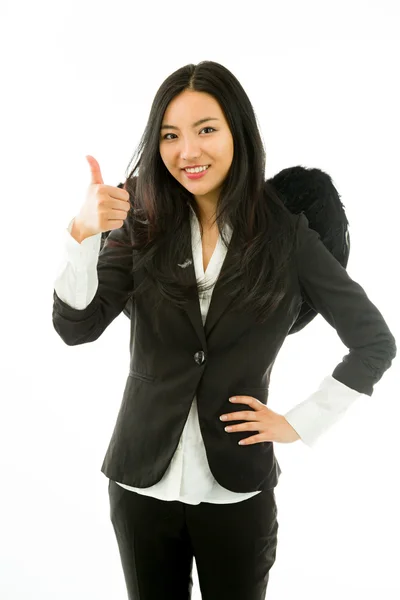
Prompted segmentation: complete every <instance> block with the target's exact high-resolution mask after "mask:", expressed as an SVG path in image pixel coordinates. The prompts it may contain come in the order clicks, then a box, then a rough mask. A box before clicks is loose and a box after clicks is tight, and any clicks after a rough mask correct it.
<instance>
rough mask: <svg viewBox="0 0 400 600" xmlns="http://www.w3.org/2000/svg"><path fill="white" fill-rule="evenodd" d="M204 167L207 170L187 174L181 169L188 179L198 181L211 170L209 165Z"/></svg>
mask: <svg viewBox="0 0 400 600" xmlns="http://www.w3.org/2000/svg"><path fill="white" fill-rule="evenodd" d="M205 166H207V169H204V170H203V171H200V172H199V173H188V172H187V171H185V169H182V171H183V172H184V173H185V175H186V177H187V178H188V179H200V178H201V177H204V175H206V173H207V172H208V171H209V170H210V168H211V166H210V165H205Z"/></svg>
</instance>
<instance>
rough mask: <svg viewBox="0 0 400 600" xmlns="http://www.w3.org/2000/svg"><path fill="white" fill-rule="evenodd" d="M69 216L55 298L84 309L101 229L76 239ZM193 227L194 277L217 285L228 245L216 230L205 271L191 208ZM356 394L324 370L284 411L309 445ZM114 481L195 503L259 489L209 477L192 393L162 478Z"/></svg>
mask: <svg viewBox="0 0 400 600" xmlns="http://www.w3.org/2000/svg"><path fill="white" fill-rule="evenodd" d="M73 220H74V219H71V221H70V223H69V225H68V228H67V229H65V230H64V238H63V251H64V256H63V260H62V261H61V262H60V267H59V270H58V274H57V277H56V279H55V282H54V289H55V291H56V293H57V295H58V296H59V298H61V300H63V301H64V302H65V303H66V304H68V305H69V306H71V307H72V308H76V309H80V310H82V309H83V308H86V307H87V306H88V305H89V304H90V302H91V301H92V299H93V298H94V296H95V294H96V290H97V287H98V277H97V262H98V256H99V251H100V244H101V234H100V233H99V234H97V235H94V236H91V237H88V238H86V239H85V240H83V241H82V243H81V244H79V242H77V241H76V240H75V239H74V238H73V237H72V236H71V229H72V222H73ZM191 232H192V253H193V260H194V269H195V273H196V279H197V281H198V282H205V283H206V284H209V283H211V282H212V283H213V284H214V285H215V282H216V280H217V278H218V276H219V273H220V270H221V267H222V263H223V261H224V259H225V255H226V252H227V248H226V247H225V245H224V243H223V241H222V238H221V235H220V236H219V238H218V241H217V244H216V247H215V250H214V253H213V255H212V257H211V259H210V262H209V264H208V266H207V269H206V272H204V269H203V253H202V244H201V234H200V225H199V222H198V219H197V216H196V213H195V212H194V210H193V208H192V207H191ZM225 232H226V237H227V238H228V241H230V239H231V237H232V229H231V228H230V227H229V225H227V226H226V230H225ZM225 232H224V233H225ZM214 285H213V287H212V288H211V289H210V290H209V291H208V292H206V293H205V294H203V295H202V296H200V297H199V302H200V309H201V315H202V319H203V325H204V323H205V320H206V317H207V312H208V309H209V306H210V302H211V296H212V292H213V289H214ZM360 396H364V394H361V393H360V392H358V391H356V390H353V389H352V388H349V387H348V386H346V385H344V384H343V383H341V382H340V381H337V380H336V379H334V378H333V377H332V376H331V375H328V376H327V377H325V378H324V379H323V381H322V382H321V384H320V386H319V388H318V390H317V391H316V392H314V393H313V394H311V396H310V397H308V398H307V399H306V400H304V401H303V402H301V403H300V404H298V405H296V406H295V407H294V408H292V409H291V410H290V411H289V412H287V413H286V414H285V415H284V416H285V418H286V419H287V421H288V422H289V423H290V425H292V427H293V428H294V429H295V430H296V432H297V433H298V435H299V436H300V439H301V440H302V441H303V442H304V443H305V444H306V445H307V446H309V447H312V446H313V445H314V444H315V442H316V441H317V439H318V438H319V437H320V436H321V434H323V432H324V431H326V430H327V429H329V428H330V427H331V426H332V425H333V424H334V423H335V422H336V421H338V419H340V418H341V417H342V416H343V414H344V413H345V412H346V410H347V409H348V408H349V406H350V405H351V403H352V402H354V401H355V400H356V399H357V398H359V397H360ZM227 435H229V434H227ZM117 483H118V484H119V485H121V486H122V487H124V488H125V489H127V490H133V491H135V492H137V493H138V494H142V495H145V496H152V497H154V498H158V499H160V500H179V501H181V502H185V503H187V504H199V503H200V502H211V503H215V504H230V503H233V502H241V501H242V500H246V499H247V498H251V497H252V496H255V495H256V494H259V493H260V491H256V492H249V493H237V492H232V491H231V490H227V489H226V488H224V487H222V486H221V485H220V484H219V483H218V482H217V481H216V480H215V478H214V477H213V475H212V473H211V471H210V468H209V465H208V461H207V455H206V451H205V446H204V442H203V438H202V435H201V430H200V425H199V419H198V412H197V398H196V396H195V397H194V398H193V402H192V406H191V409H190V412H189V415H188V418H187V421H186V424H185V427H184V429H183V431H182V435H181V439H180V441H179V444H178V447H177V449H176V452H175V454H174V456H173V457H172V460H171V463H170V465H169V466H168V469H167V471H166V472H165V474H164V476H163V477H162V479H161V480H160V481H159V482H158V483H156V484H154V485H152V486H150V487H148V488H136V487H132V486H129V485H126V484H122V483H119V482H117Z"/></svg>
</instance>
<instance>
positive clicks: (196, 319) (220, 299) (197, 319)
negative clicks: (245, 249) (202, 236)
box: [184, 232, 234, 348]
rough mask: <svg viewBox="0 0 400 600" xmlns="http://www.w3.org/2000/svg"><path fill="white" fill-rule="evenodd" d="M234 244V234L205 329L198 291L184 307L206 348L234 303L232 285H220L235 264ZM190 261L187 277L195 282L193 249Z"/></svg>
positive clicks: (216, 285)
mask: <svg viewBox="0 0 400 600" xmlns="http://www.w3.org/2000/svg"><path fill="white" fill-rule="evenodd" d="M233 242H234V232H233V235H232V239H231V242H230V244H229V246H228V249H227V252H226V255H225V259H224V262H223V263H222V267H221V271H220V274H219V277H218V279H217V281H216V283H215V286H214V290H213V293H212V296H211V303H210V307H209V310H208V313H207V318H206V322H205V325H204V327H203V320H202V316H201V310H200V302H199V296H198V293H197V292H196V291H195V292H194V293H193V294H192V296H191V297H190V298H189V300H188V302H187V303H186V305H185V306H184V310H185V311H186V313H187V315H188V317H189V319H190V321H191V322H192V325H193V327H194V329H195V331H196V333H197V336H198V338H199V340H200V342H201V344H202V346H203V347H204V348H205V347H206V346H207V338H208V336H209V335H210V333H211V331H212V329H213V328H214V327H215V325H216V324H217V322H218V320H219V319H220V318H221V316H222V315H223V313H224V312H225V311H226V310H227V308H228V306H229V305H230V304H231V303H232V302H233V297H232V296H230V295H229V293H230V292H231V290H232V284H225V285H224V286H223V287H222V286H221V283H220V278H221V276H222V274H223V273H224V272H225V271H226V269H227V268H228V267H229V266H230V265H231V264H232V262H233ZM190 260H191V263H190V265H188V266H187V267H185V270H186V275H187V277H188V278H189V280H190V281H192V282H195V281H196V273H195V268H194V260H193V253H192V249H190Z"/></svg>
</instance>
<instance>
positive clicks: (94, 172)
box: [86, 154, 104, 184]
mask: <svg viewBox="0 0 400 600" xmlns="http://www.w3.org/2000/svg"><path fill="white" fill-rule="evenodd" d="M86 160H87V161H88V163H89V166H90V174H91V182H90V183H100V184H104V181H103V177H102V175H101V170H100V165H99V163H98V162H97V160H96V159H95V158H94V156H90V154H88V155H87V156H86Z"/></svg>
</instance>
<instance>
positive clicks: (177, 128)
mask: <svg viewBox="0 0 400 600" xmlns="http://www.w3.org/2000/svg"><path fill="white" fill-rule="evenodd" d="M207 121H219V119H217V118H216V117H206V118H205V119H200V120H199V121H196V123H193V127H197V125H201V123H206V122H207ZM163 129H176V130H179V127H175V126H174V125H161V130H163Z"/></svg>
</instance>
